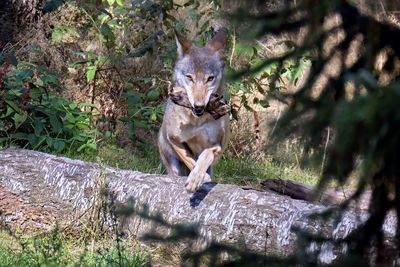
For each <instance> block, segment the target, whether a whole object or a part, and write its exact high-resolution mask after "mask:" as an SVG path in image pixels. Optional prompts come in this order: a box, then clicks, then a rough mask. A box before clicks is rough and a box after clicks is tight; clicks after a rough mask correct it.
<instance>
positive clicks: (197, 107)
mask: <svg viewBox="0 0 400 267" xmlns="http://www.w3.org/2000/svg"><path fill="white" fill-rule="evenodd" d="M204 108H205V106H204V105H196V104H195V105H194V107H193V112H194V114H195V115H196V116H201V115H203V113H204Z"/></svg>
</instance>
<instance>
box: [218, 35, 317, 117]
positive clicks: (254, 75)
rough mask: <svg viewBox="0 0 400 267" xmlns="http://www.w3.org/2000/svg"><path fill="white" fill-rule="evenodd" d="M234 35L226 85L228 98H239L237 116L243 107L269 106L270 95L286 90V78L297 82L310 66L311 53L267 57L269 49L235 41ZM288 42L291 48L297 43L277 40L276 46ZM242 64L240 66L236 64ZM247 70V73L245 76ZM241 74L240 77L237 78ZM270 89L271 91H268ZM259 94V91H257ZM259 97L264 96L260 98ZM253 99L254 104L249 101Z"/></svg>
mask: <svg viewBox="0 0 400 267" xmlns="http://www.w3.org/2000/svg"><path fill="white" fill-rule="evenodd" d="M232 38H233V39H234V40H233V43H234V44H235V45H234V48H233V49H234V50H233V51H232V55H231V58H230V66H229V68H228V73H229V77H230V79H229V81H228V84H227V96H226V97H227V99H228V100H229V99H231V98H232V97H235V98H239V99H240V102H239V104H237V102H236V103H233V104H232V107H233V109H234V111H233V112H234V113H233V114H234V115H236V114H237V112H238V110H239V109H240V108H241V107H242V106H243V107H244V108H246V109H247V110H249V111H254V109H253V107H255V106H261V107H263V108H267V107H269V102H268V98H269V96H270V95H271V94H272V95H273V94H274V92H276V91H285V90H286V89H287V88H286V85H285V81H284V78H287V79H288V80H289V81H290V82H291V83H292V84H293V85H297V82H298V80H299V77H301V76H302V75H303V74H304V71H305V70H306V69H307V68H309V67H310V66H311V60H310V57H309V56H308V53H304V54H302V55H300V56H293V57H288V58H286V59H285V60H284V61H282V62H280V61H279V60H277V59H274V58H272V59H271V58H270V57H269V56H267V53H266V51H265V50H264V49H263V48H262V47H260V46H259V45H253V44H251V43H248V42H245V41H239V42H238V43H237V44H236V36H235V35H233V36H232ZM281 43H285V44H286V45H287V47H288V48H290V49H291V50H293V49H295V48H296V45H295V44H294V43H293V42H291V41H285V42H278V43H277V45H279V44H281ZM238 61H239V62H243V61H244V63H240V64H239V66H240V69H239V68H238V67H236V68H235V67H233V66H236V65H238V64H237V63H236V62H238ZM245 73H247V74H246V75H244V74H245ZM238 75H239V76H241V79H236V77H238ZM268 88H269V91H268V90H267V89H268ZM256 93H258V94H256ZM258 96H262V98H261V99H260V98H259V97H258ZM250 99H252V103H250V102H249V101H250Z"/></svg>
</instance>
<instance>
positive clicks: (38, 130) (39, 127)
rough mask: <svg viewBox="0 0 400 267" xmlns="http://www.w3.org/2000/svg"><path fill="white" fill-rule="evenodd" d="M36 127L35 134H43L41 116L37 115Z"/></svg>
mask: <svg viewBox="0 0 400 267" xmlns="http://www.w3.org/2000/svg"><path fill="white" fill-rule="evenodd" d="M34 128H35V135H36V136H38V137H39V136H40V135H41V134H42V131H43V128H44V127H43V122H42V119H41V118H38V117H35V122H34Z"/></svg>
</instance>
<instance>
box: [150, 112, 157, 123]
mask: <svg viewBox="0 0 400 267" xmlns="http://www.w3.org/2000/svg"><path fill="white" fill-rule="evenodd" d="M150 118H151V120H152V121H156V120H157V114H156V113H155V112H153V113H152V114H151V117H150Z"/></svg>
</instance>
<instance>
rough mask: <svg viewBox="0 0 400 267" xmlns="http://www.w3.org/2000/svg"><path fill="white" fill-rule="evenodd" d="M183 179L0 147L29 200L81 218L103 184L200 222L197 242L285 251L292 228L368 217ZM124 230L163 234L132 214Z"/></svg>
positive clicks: (119, 195) (17, 189) (16, 188)
mask: <svg viewBox="0 0 400 267" xmlns="http://www.w3.org/2000/svg"><path fill="white" fill-rule="evenodd" d="M184 184H185V178H182V177H172V176H165V175H155V174H145V173H140V172H137V171H130V170H119V169H116V168H111V167H107V166H101V165H99V164H96V163H91V162H83V161H80V160H74V159H69V158H65V157H58V156H54V155H48V154H45V153H41V152H35V151H30V150H23V149H14V148H9V149H5V150H0V186H3V187H5V188H6V189H7V190H8V191H9V192H12V193H13V194H15V195H16V196H17V197H18V198H20V199H23V200H24V201H26V202H28V203H31V205H36V206H41V207H51V208H53V209H54V210H57V211H58V212H59V214H58V215H59V216H58V218H64V219H69V220H70V219H71V218H72V217H76V216H80V215H81V214H82V213H83V212H84V211H85V210H87V209H88V207H90V206H91V205H93V201H94V200H95V196H93V194H92V193H93V192H94V191H96V190H95V189H96V188H98V187H99V186H100V185H102V186H105V187H106V188H107V190H110V191H111V192H112V193H113V194H114V195H115V197H116V199H117V200H118V201H120V202H124V201H126V200H127V199H128V198H129V197H133V198H134V199H135V200H136V203H137V205H142V204H146V205H147V208H148V211H149V213H151V214H156V213H160V214H161V215H162V216H163V218H164V219H165V220H166V221H167V222H169V223H199V224H200V233H201V235H202V236H203V237H205V238H204V239H203V240H202V241H201V242H205V243H207V242H209V241H210V240H214V241H218V242H222V243H227V244H232V245H235V246H245V247H246V248H247V249H249V250H252V251H255V252H258V253H262V254H266V255H274V256H286V255H288V254H290V253H292V252H293V251H294V250H295V248H296V245H297V242H296V241H297V235H296V234H295V233H294V232H293V231H292V230H291V229H292V227H297V228H300V229H303V230H305V231H309V232H310V233H314V234H319V235H322V236H324V237H333V238H343V237H345V236H346V235H347V234H349V233H350V232H351V231H352V230H353V229H355V228H356V227H357V226H358V225H360V223H362V221H365V219H366V218H367V217H368V214H367V213H366V212H365V211H359V210H358V211H357V210H348V211H347V212H345V213H344V214H343V217H342V219H341V220H340V221H338V222H335V221H334V220H322V219H316V218H315V217H310V216H308V215H310V214H315V213H323V212H326V211H327V207H325V206H323V205H319V204H314V203H310V202H307V201H303V200H296V199H292V198H290V197H287V196H282V195H279V194H276V193H273V192H260V191H255V190H244V189H242V188H240V187H239V186H236V185H229V184H216V183H208V184H205V185H204V186H203V187H202V188H200V189H199V190H198V191H197V192H196V193H194V194H189V193H187V192H186V190H185V186H184ZM123 228H124V229H125V230H126V231H129V232H130V233H133V234H135V235H136V236H139V237H140V236H142V235H143V234H145V233H148V232H149V231H153V232H160V233H161V234H165V233H166V231H167V232H168V229H165V227H161V226H160V227H159V226H157V225H155V223H154V222H152V221H149V220H147V219H144V218H142V217H140V216H137V215H135V216H133V217H131V218H130V219H129V220H126V221H125V225H124V227H123ZM395 229H396V220H395V218H394V217H393V216H388V217H387V218H386V221H385V225H384V231H385V232H384V234H385V244H391V245H392V244H393V240H394V236H395ZM199 242H200V241H199ZM203 245H204V244H203ZM318 246H319V248H322V250H321V253H320V255H319V259H320V261H321V262H325V263H327V262H331V261H332V260H334V259H335V258H337V257H338V256H339V255H340V253H342V252H343V251H344V250H345V248H344V247H340V246H339V245H333V244H325V245H324V244H322V245H318V244H315V243H314V244H310V246H309V247H303V248H302V249H303V250H304V249H308V250H313V249H318Z"/></svg>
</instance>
